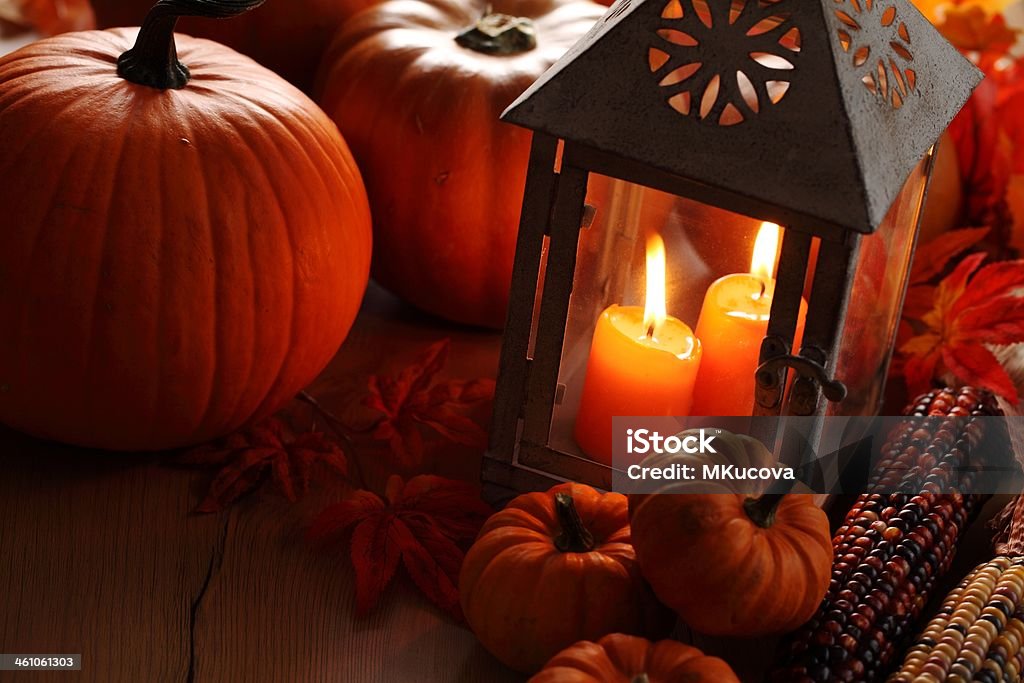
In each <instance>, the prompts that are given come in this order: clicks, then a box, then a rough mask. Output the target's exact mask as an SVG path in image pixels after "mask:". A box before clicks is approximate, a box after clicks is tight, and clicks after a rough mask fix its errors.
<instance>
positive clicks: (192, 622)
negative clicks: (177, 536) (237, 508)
mask: <svg viewBox="0 0 1024 683" xmlns="http://www.w3.org/2000/svg"><path fill="white" fill-rule="evenodd" d="M230 522H231V513H228V514H226V515H224V523H223V524H222V525H221V529H220V537H219V538H218V540H217V545H216V546H215V547H214V549H213V554H211V555H210V563H209V565H207V567H206V576H205V577H204V578H203V583H202V585H200V586H199V590H198V591H197V592H196V597H195V599H194V600H192V605H191V607H190V609H189V615H188V673H187V674H186V675H185V683H195V680H196V620H197V619H198V617H199V608H200V606H201V605H202V602H203V598H204V597H206V591H207V590H208V589H209V588H210V583H211V582H212V581H213V577H214V576H215V575H216V574H217V572H218V571H220V568H221V565H223V564H224V549H225V548H226V547H227V542H228V524H229V523H230Z"/></svg>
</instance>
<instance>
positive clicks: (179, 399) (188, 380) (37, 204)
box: [0, 0, 371, 450]
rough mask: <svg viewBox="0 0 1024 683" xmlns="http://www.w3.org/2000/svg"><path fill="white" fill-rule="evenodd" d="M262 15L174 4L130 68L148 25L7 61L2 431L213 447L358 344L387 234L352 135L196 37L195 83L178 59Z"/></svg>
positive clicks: (89, 35)
mask: <svg viewBox="0 0 1024 683" xmlns="http://www.w3.org/2000/svg"><path fill="white" fill-rule="evenodd" d="M249 4H250V5H252V4H258V0H253V2H251V3H249ZM244 7H245V3H242V2H239V0H233V1H232V2H228V1H227V0H223V1H220V2H218V0H204V1H200V0H168V1H165V2H161V3H160V5H158V6H157V7H156V8H154V10H153V12H152V13H151V14H150V16H149V18H148V19H147V22H146V26H145V27H144V29H143V32H142V33H141V34H139V39H138V43H137V44H136V47H135V48H133V49H131V51H130V52H128V53H126V54H125V55H124V56H123V57H121V58H120V60H119V55H122V53H125V52H126V51H128V50H129V48H132V44H133V42H134V41H135V40H136V33H137V31H136V30H134V29H113V30H109V31H86V32H81V33H68V34H64V35H61V36H58V37H56V38H50V39H47V40H43V41H39V42H37V43H34V44H32V45H29V46H27V47H25V48H22V49H21V50H19V51H17V52H14V53H12V54H10V55H7V56H6V57H3V58H0V149H2V150H3V154H2V155H0V178H3V182H2V183H0V207H3V214H4V230H3V238H4V246H3V248H2V249H0V320H3V321H4V324H3V325H2V326H0V422H3V423H5V424H7V425H9V426H11V427H14V428H17V429H20V430H23V431H25V432H28V433H30V434H34V435H36V436H41V437H45V438H50V439H55V440H59V441H64V442H68V443H72V444H78V445H84V446H94V447H102V448H111V449H125V450H127V449H132V450H135V449H162V448H172V447H178V446H186V445H190V444H195V443H199V442H204V441H207V440H209V439H211V438H214V437H217V436H220V435H222V434H225V433H228V432H231V431H233V430H235V429H237V428H238V427H239V426H241V425H242V424H243V423H244V422H246V421H247V420H249V419H250V418H258V417H260V416H265V415H268V414H270V413H272V412H274V411H275V410H277V409H278V408H280V407H281V406H282V405H283V404H284V403H286V402H287V401H288V400H290V399H291V398H292V397H293V396H294V394H295V393H296V392H297V391H298V390H300V389H301V388H302V387H304V386H305V385H306V384H308V383H309V382H310V381H311V380H312V379H313V378H314V377H315V376H316V375H317V374H318V373H319V372H320V371H321V370H322V369H323V368H324V366H325V365H326V364H327V363H328V361H329V360H330V359H331V358H332V357H333V355H334V353H335V352H336V351H337V349H338V347H339V345H340V344H341V342H342V341H343V340H344V339H345V336H346V334H347V333H348V330H349V328H350V326H351V325H352V322H353V320H354V318H355V315H356V312H357V310H358V308H359V304H360V301H361V298H362V294H363V291H364V289H365V286H366V281H367V276H368V271H369V262H370V242H371V232H370V216H369V209H368V204H367V200H366V195H365V190H364V188H363V184H362V181H361V179H360V175H359V172H358V170H357V169H356V166H355V163H354V161H353V160H352V157H351V156H350V154H349V152H348V148H347V147H346V145H345V142H344V140H343V139H342V138H341V136H340V135H339V134H338V130H337V128H336V127H335V126H334V124H333V123H331V121H330V119H328V118H327V117H326V116H325V115H324V114H323V112H322V111H320V110H319V109H318V108H317V107H316V105H314V104H313V102H311V101H310V100H309V99H308V98H307V97H306V96H305V95H303V94H302V93H301V92H299V91H298V90H297V89H295V88H294V87H292V86H290V85H288V84H287V83H285V82H284V81H283V80H281V79H280V78H279V77H277V76H276V75H274V74H273V73H271V72H270V71H268V70H266V69H265V68H263V67H261V66H259V65H258V64H256V63H255V62H253V61H252V60H251V59H249V58H248V57H243V56H242V55H239V54H238V53H236V52H234V51H233V50H230V49H228V48H225V47H223V46H221V45H218V44H216V43H212V42H210V41H206V40H198V39H193V38H189V37H185V36H179V37H178V44H177V52H178V54H179V55H180V58H181V60H182V61H183V62H184V63H185V64H187V65H188V68H187V69H185V68H184V67H182V65H181V64H180V63H178V62H177V61H176V60H173V59H172V58H173V57H174V50H173V42H172V41H173V38H172V37H171V36H172V31H173V27H174V22H175V20H176V18H177V15H178V14H179V13H188V12H194V13H204V14H205V13H208V14H209V15H212V16H228V15H231V14H232V13H234V12H236V11H239V9H241V8H244ZM119 62H120V63H119ZM119 70H120V72H121V73H123V74H124V75H125V77H122V76H120V75H119ZM189 71H190V72H191V81H189V79H188V77H189ZM128 79H130V80H128ZM146 84H148V85H146Z"/></svg>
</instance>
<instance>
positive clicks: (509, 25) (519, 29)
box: [455, 9, 537, 56]
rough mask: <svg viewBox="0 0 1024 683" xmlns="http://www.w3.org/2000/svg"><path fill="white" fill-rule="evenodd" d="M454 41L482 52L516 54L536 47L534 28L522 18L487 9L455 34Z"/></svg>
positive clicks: (488, 53) (502, 54) (501, 54)
mask: <svg viewBox="0 0 1024 683" xmlns="http://www.w3.org/2000/svg"><path fill="white" fill-rule="evenodd" d="M455 42H456V43H458V44H459V45H461V46H462V47H464V48H468V49H470V50H473V51H474V52H482V53H483V54H486V55H499V56H508V55H517V54H519V53H521V52H529V51H530V50H532V49H534V48H535V47H537V31H536V30H535V29H534V27H533V22H532V21H530V20H529V19H527V18H526V17H513V16H509V15H508V14H497V13H494V14H492V13H491V11H490V10H489V9H488V11H487V12H485V13H484V15H483V16H482V17H480V19H479V20H478V21H477V22H476V23H475V24H473V25H472V26H470V27H469V28H467V29H466V30H464V31H463V32H462V33H460V34H459V35H457V36H455Z"/></svg>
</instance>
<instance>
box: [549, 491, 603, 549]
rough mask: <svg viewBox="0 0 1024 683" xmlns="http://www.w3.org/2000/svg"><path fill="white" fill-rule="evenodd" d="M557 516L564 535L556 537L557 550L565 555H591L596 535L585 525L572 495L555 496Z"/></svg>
mask: <svg viewBox="0 0 1024 683" xmlns="http://www.w3.org/2000/svg"><path fill="white" fill-rule="evenodd" d="M555 514H556V515H557V516H558V524H559V526H561V527H562V533H560V534H558V536H556V537H555V547H556V548H558V549H559V550H561V551H562V552H563V553H589V552H590V551H591V550H593V549H594V535H593V534H592V533H590V530H589V529H587V527H586V526H584V525H583V520H582V519H580V513H579V511H578V510H577V509H576V503H575V502H574V501H573V499H572V495H571V494H569V493H564V492H563V493H556V494H555Z"/></svg>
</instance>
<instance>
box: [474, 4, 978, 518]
mask: <svg viewBox="0 0 1024 683" xmlns="http://www.w3.org/2000/svg"><path fill="white" fill-rule="evenodd" d="M847 3H849V6H847ZM854 8H856V9H857V10H860V11H859V12H857V11H854ZM666 17H668V18H666ZM853 24H857V25H858V26H859V28H857V29H854V27H853ZM702 26H703V28H701V27H702ZM716 26H717V27H720V30H719V33H723V35H716V34H715V32H714V30H712V29H713V28H714V27H716ZM757 27H761V28H757ZM682 29H685V31H683V30H682ZM755 29H756V30H755ZM762 29H763V30H762ZM666 31H676V32H677V34H678V33H683V34H684V35H685V36H686V37H685V38H680V37H679V35H676V34H670V33H665V32H666ZM758 31H760V32H758ZM794 31H795V32H796V33H795V35H796V36H797V37H796V43H795V45H796V50H795V51H794V50H793V49H792V46H790V47H789V48H788V50H789V51H782V50H779V49H777V48H778V45H776V43H778V41H779V40H781V38H782V37H783V36H790V37H792V36H793V35H794ZM687 32H688V33H687ZM851 34H855V36H851ZM664 35H670V36H671V37H672V38H673V39H674V42H672V45H671V46H669V47H666V43H665V41H663V40H660V39H661V37H663V36H664ZM893 36H895V37H896V38H895V39H893ZM911 36H912V39H911ZM854 37H856V40H854ZM904 37H906V38H907V41H904V42H905V43H906V45H904V47H901V48H897V47H896V45H897V42H900V41H902V39H903V38H904ZM890 39H892V40H890ZM773 41H774V42H773ZM887 42H888V43H890V45H889V48H891V49H892V50H894V51H895V52H894V53H893V54H891V55H889V56H888V59H890V60H891V64H889V63H887V62H885V61H884V60H883V59H882V58H879V60H878V61H877V62H874V61H870V60H869V62H870V64H869V68H868V70H867V71H868V72H870V73H866V72H865V69H863V68H862V67H864V64H858V62H859V61H861V60H860V57H859V56H858V55H860V54H862V53H860V52H858V50H860V48H857V47H856V45H857V44H858V43H863V44H865V45H868V46H882V49H886V45H887ZM680 43H687V44H686V45H682V46H680ZM690 43H692V44H690ZM737 43H739V45H738V46H737ZM907 45H909V46H912V49H913V53H912V54H911V53H910V52H909V51H907V49H906V46H907ZM651 46H657V48H652V47H651ZM662 48H665V49H666V50H667V51H668V53H672V52H675V54H674V55H673V54H669V56H668V59H667V61H666V62H665V63H664V64H662V65H660V66H659V65H658V64H657V61H658V60H656V59H655V58H654V57H651V56H650V55H653V54H654V53H653V52H647V53H645V54H646V55H647V56H648V57H649V58H648V59H637V58H634V59H628V58H624V57H623V55H629V54H630V53H633V54H634V57H635V56H636V53H637V52H638V51H642V50H651V49H662ZM676 48H681V49H680V50H677V49H676ZM755 49H756V50H757V51H758V52H756V53H754V52H751V50H755ZM869 50H870V48H869ZM904 52H906V54H904ZM668 53H666V54H668ZM772 53H781V54H783V55H784V56H785V60H784V61H786V62H788V63H789V66H790V70H792V72H793V73H792V74H789V75H788V77H789V78H791V80H792V83H791V84H790V86H788V87H787V89H786V91H785V94H784V95H783V96H782V97H781V98H779V99H778V100H777V101H776V100H775V98H774V97H772V96H771V95H770V93H769V92H768V90H767V88H762V87H760V86H755V87H754V90H755V91H756V94H755V97H756V100H753V99H751V98H749V97H748V98H741V97H740V96H739V94H738V92H734V93H732V94H733V99H732V100H731V102H732V103H733V104H734V105H735V106H734V109H736V112H738V113H739V116H740V118H741V121H739V122H737V121H736V120H735V115H733V120H732V121H731V122H730V125H724V124H723V121H725V113H724V112H725V109H726V106H727V105H723V104H722V102H723V101H724V100H727V99H729V98H728V97H727V96H724V95H722V92H724V90H723V91H722V92H718V91H716V93H717V94H716V96H715V101H714V102H713V103H712V104H711V106H710V107H709V106H707V104H706V103H704V104H701V105H700V106H699V107H698V105H697V104H694V106H693V107H691V108H686V107H678V106H676V107H672V106H664V105H665V104H666V97H667V96H668V97H671V96H673V95H679V93H680V92H681V90H680V87H679V86H680V83H682V84H684V85H685V82H686V79H685V78H684V79H683V80H682V81H679V80H678V78H675V79H673V78H669V77H668V76H669V75H670V74H671V73H673V69H680V68H682V71H683V72H686V71H690V69H689V68H688V67H686V65H687V64H690V63H697V64H698V65H702V64H707V63H714V64H717V65H718V66H717V67H716V68H717V69H718V71H719V73H725V74H734V73H740V72H742V70H743V69H747V70H757V69H759V68H760V66H753V67H752V66H751V64H759V63H757V62H753V61H751V58H752V57H753V55H754V54H772ZM680 54H681V55H683V56H681V57H680V56H679V55H680ZM903 57H906V59H905V60H904V59H902V58H903ZM872 59H873V58H872ZM673 60H674V61H673ZM687 60H689V61H687ZM897 60H900V61H899V63H897ZM865 63H868V62H865ZM680 64H683V67H680V66H679V65H680ZM905 64H912V68H911V67H906V66H905ZM872 69H874V70H873V71H872ZM883 71H884V74H885V75H883ZM679 73H682V72H679ZM696 73H700V70H699V69H698V71H697V72H696ZM898 73H899V74H900V76H899V80H897V78H898V76H897V74H898ZM910 74H912V76H910ZM690 77H693V72H690ZM869 77H870V80H871V82H873V83H874V88H872V87H871V86H870V85H869V83H868V79H869ZM980 79H981V75H980V73H979V72H978V70H977V69H976V68H975V67H974V66H973V65H972V64H971V63H970V62H968V61H967V60H966V59H964V58H963V57H962V56H961V55H960V54H959V53H958V52H957V51H956V50H955V49H954V48H953V47H952V46H950V45H949V44H948V43H947V42H946V41H945V40H944V39H943V38H942V37H941V36H940V35H939V34H938V33H937V32H936V31H935V30H934V28H933V27H932V26H931V24H930V23H929V22H928V21H927V20H926V19H925V18H924V17H922V16H921V15H920V14H919V13H918V12H917V10H916V9H915V8H914V7H913V6H912V5H911V4H910V3H909V2H907V0H777V1H775V2H771V3H764V2H760V0H668V2H667V3H666V0H619V1H618V2H617V3H616V4H615V5H613V6H612V7H611V8H610V10H609V12H608V14H606V16H605V17H604V18H603V19H602V20H601V21H599V22H598V24H597V25H596V26H595V27H594V29H592V31H591V32H590V33H589V34H588V35H587V36H586V37H584V38H583V39H582V40H581V41H580V42H579V43H578V44H577V45H576V46H574V47H573V48H572V49H571V50H570V51H569V52H568V53H567V54H566V56H565V57H563V59H562V60H561V61H559V62H558V63H557V64H556V65H555V66H554V67H552V68H551V69H550V70H549V71H548V72H547V73H546V74H544V75H543V76H542V77H541V78H540V79H539V80H538V81H537V82H536V83H535V84H534V85H533V86H532V87H531V88H530V89H529V90H527V91H526V92H525V93H524V94H523V95H522V96H521V97H520V98H519V99H518V100H517V101H516V102H515V103H513V104H512V106H510V107H509V109H508V110H507V111H506V112H505V114H504V115H503V119H504V120H506V121H509V122H511V123H515V124H518V125H520V126H523V127H526V128H529V129H531V130H532V131H533V140H532V146H531V151H530V158H529V163H528V167H527V177H526V186H525V193H524V199H523V206H522V213H521V217H520V226H519V236H518V242H517V246H516V256H515V263H514V267H513V277H512V283H511V296H510V304H509V312H508V318H507V324H506V328H505V337H504V343H503V346H502V352H501V359H500V365H499V377H498V384H497V390H496V398H495V408H494V416H493V422H492V430H491V439H490V446H489V449H488V452H487V454H486V456H485V459H484V471H483V479H484V481H485V484H486V485H487V487H488V489H489V496H490V497H491V498H492V499H500V498H503V497H507V496H508V495H511V494H512V493H515V492H519V491H524V490H536V489H541V488H545V487H547V486H550V485H551V484H552V483H554V482H556V481H561V480H565V479H571V480H576V481H583V482H586V483H590V484H592V485H595V486H598V487H601V488H610V486H611V476H612V469H611V468H610V467H607V466H605V465H601V464H599V463H596V462H593V461H591V460H588V459H586V458H583V457H578V456H574V455H572V454H567V453H563V452H559V451H555V450H553V449H551V448H549V447H548V446H546V445H545V444H546V442H547V440H548V436H549V433H550V428H551V420H552V412H553V408H554V406H555V403H556V399H557V392H558V376H559V367H560V362H561V350H562V346H563V343H564V341H565V339H564V337H565V328H566V319H567V316H568V311H569V306H570V296H571V294H572V291H573V285H574V278H575V274H576V257H577V248H578V244H579V238H580V231H581V229H585V228H586V227H588V225H589V224H590V222H591V220H592V219H593V211H594V207H590V206H588V205H587V204H586V203H585V198H586V191H587V182H588V177H589V176H590V174H592V173H597V174H601V175H604V176H608V177H611V178H617V179H621V180H625V181H628V182H631V183H635V184H638V185H642V186H646V187H649V188H653V189H656V190H660V191H663V192H667V193H669V194H672V195H676V196H679V197H682V198H685V199H689V200H694V201H697V202H701V203H703V204H706V205H709V206H712V207H717V208H720V209H726V210H728V211H731V212H734V213H737V214H742V215H745V216H750V217H752V218H756V219H758V220H769V221H772V222H775V223H778V224H780V225H783V226H785V227H786V232H785V237H784V239H783V243H782V247H781V256H780V262H779V268H778V276H777V284H776V290H775V296H774V299H773V305H772V311H771V319H770V322H769V327H768V332H767V335H766V337H765V339H764V341H763V344H762V348H761V355H760V367H759V368H758V369H757V370H756V374H755V379H756V401H755V406H754V407H753V411H752V412H753V414H754V415H760V416H773V415H783V414H786V415H800V416H821V415H823V414H824V411H825V408H826V402H827V401H841V400H842V399H843V398H844V396H845V387H844V386H843V384H842V383H841V382H839V381H838V380H837V379H836V378H835V375H834V367H832V365H833V363H834V361H833V359H834V358H835V355H836V350H837V343H838V341H839V338H840V333H841V331H842V329H843V325H844V322H845V319H846V309H847V304H848V302H849V297H850V293H851V289H852V283H853V275H854V268H855V266H856V262H857V253H858V249H859V246H860V243H861V239H862V237H863V236H864V235H867V234H871V233H872V232H874V231H875V230H876V229H877V228H878V226H879V225H880V224H881V223H882V221H883V219H884V218H885V216H886V214H887V212H888V210H889V208H890V205H891V204H892V203H893V201H894V199H895V198H896V197H897V196H898V194H899V192H900V191H901V189H902V188H903V187H904V184H905V182H906V179H907V177H908V176H909V175H910V174H911V171H912V170H913V169H914V168H915V167H916V166H918V165H919V164H920V163H921V162H922V159H923V160H924V163H925V183H927V178H928V176H930V170H931V159H932V150H933V149H934V145H935V144H936V141H937V139H938V138H939V136H940V134H941V133H942V131H943V130H945V128H946V127H947V126H948V124H949V123H950V121H951V120H952V118H953V117H954V116H955V114H956V113H957V112H958V111H959V109H960V108H961V107H962V106H963V104H964V103H965V102H966V100H967V98H968V96H969V95H970V92H971V91H972V90H973V88H974V87H975V86H976V85H977V84H978V82H980ZM887 80H892V83H891V84H889V83H887ZM673 81H674V82H673ZM706 81H707V78H706V77H705V78H704V79H703V80H702V81H701V83H702V84H703V85H701V86H698V87H705V86H706ZM723 82H724V81H722V80H720V84H719V86H718V87H719V88H722V87H723V86H722V85H721V83H723ZM665 83H669V84H670V86H669V87H668V88H667V89H666V86H665V85H664V84H665ZM697 95H698V96H699V95H700V93H697ZM726 95H728V93H726ZM698 99H699V97H698ZM815 104H817V106H816V107H812V105H815ZM734 114H735V113H734ZM622 121H628V122H629V125H622V123H621V122H622ZM779 140H782V141H784V142H783V144H785V145H787V146H788V148H787V149H786V153H778V151H777V150H775V153H774V154H773V149H774V147H772V145H774V144H776V143H777V142H778V141H779ZM769 143H770V144H769ZM695 150H699V153H698V152H695ZM751 155H753V156H754V157H755V158H756V159H757V160H758V163H756V164H751V163H749V161H750V158H751ZM918 220H919V216H918ZM913 230H914V234H915V238H916V232H917V226H916V225H915V226H914V228H913ZM815 238H818V239H819V240H820V248H819V251H818V255H817V266H816V268H815V270H814V279H813V285H812V296H811V300H810V302H809V309H808V312H807V317H806V325H805V329H804V336H803V342H802V345H801V348H800V349H799V350H794V349H791V348H790V343H789V341H787V340H791V339H792V338H793V336H794V332H795V330H796V326H797V317H798V310H799V306H800V300H801V293H802V292H803V289H804V283H805V279H806V277H807V272H808V268H809V266H810V253H811V246H812V241H813V240H814V239H815ZM545 246H546V252H545ZM542 268H543V269H542ZM541 281H542V282H543V286H542V289H541V295H540V297H539V299H538V297H537V292H538V283H539V282H541ZM790 372H793V373H794V375H795V376H794V379H793V382H792V383H791V385H790V388H789V390H788V391H787V390H786V387H787V377H788V374H789V373H790Z"/></svg>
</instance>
